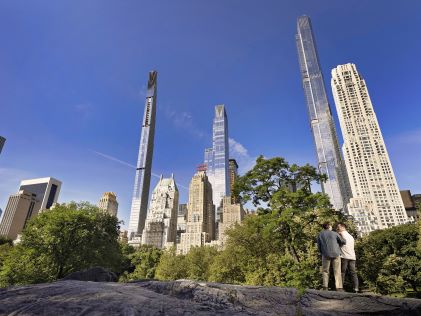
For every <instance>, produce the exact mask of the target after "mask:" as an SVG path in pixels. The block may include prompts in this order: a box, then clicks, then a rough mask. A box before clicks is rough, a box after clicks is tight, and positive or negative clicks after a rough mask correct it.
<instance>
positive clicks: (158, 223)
mask: <svg viewBox="0 0 421 316" xmlns="http://www.w3.org/2000/svg"><path fill="white" fill-rule="evenodd" d="M177 212H178V189H177V185H176V184H175V180H174V176H171V178H165V179H163V178H162V176H161V179H159V182H158V184H157V185H156V187H155V189H154V190H153V192H152V197H151V202H150V205H149V211H148V215H147V217H146V222H145V228H144V229H143V233H142V244H144V245H152V246H155V247H157V248H160V249H163V248H170V247H172V246H174V244H175V241H176V235H177V215H178V214H177Z"/></svg>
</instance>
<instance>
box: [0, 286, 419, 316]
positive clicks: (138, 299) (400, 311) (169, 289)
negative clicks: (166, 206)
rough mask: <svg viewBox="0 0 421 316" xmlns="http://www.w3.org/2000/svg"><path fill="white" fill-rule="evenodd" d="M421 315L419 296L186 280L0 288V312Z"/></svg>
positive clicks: (30, 313) (55, 313)
mask: <svg viewBox="0 0 421 316" xmlns="http://www.w3.org/2000/svg"><path fill="white" fill-rule="evenodd" d="M370 314H371V315H421V300H416V299H394V298H388V297H384V296H374V295H365V294H351V293H338V292H326V291H316V290H308V291H306V292H305V293H304V294H302V295H300V294H299V293H298V292H297V290H296V289H293V288H278V287H257V286H237V285H226V284H218V283H201V282H194V281H188V280H179V281H172V282H160V281H139V282H133V283H112V282H108V283H103V282H86V281H75V280H61V281H57V282H54V283H46V284H37V285H30V286H17V287H9V288H6V289H0V315H14V316H17V315H130V316H131V315H370Z"/></svg>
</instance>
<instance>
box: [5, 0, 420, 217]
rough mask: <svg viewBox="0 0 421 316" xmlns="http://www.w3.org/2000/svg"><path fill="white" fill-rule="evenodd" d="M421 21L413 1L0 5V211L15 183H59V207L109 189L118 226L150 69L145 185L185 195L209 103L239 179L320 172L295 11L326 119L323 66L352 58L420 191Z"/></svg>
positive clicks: (206, 128)
mask: <svg viewBox="0 0 421 316" xmlns="http://www.w3.org/2000/svg"><path fill="white" fill-rule="evenodd" d="M420 10H421V2H419V1H416V0H413V1H410V0H408V1H399V2H397V1H384V0H379V1H374V0H372V1H336V0H332V1H314V0H310V1H280V0H273V1H270V0H265V1H257V0H255V1H246V0H241V1H240V0H237V1H234V0H224V1H222V0H219V1H197V0H191V1H182V0H178V1H159V0H158V1H75V0H73V1H36V2H35V1H12V0H10V1H6V0H2V1H0V43H1V48H0V135H3V136H5V137H6V138H7V142H6V145H5V148H4V149H3V152H2V153H1V154H0V208H2V209H4V208H5V207H6V203H7V199H8V196H9V195H10V194H12V193H15V192H16V191H17V189H18V185H19V182H20V181H21V180H22V179H27V178H32V177H46V176H52V177H55V178H57V179H59V180H61V181H63V186H62V192H61V196H60V199H59V200H60V202H66V201H69V200H88V201H91V202H93V203H97V201H98V200H99V198H100V196H101V195H102V193H103V192H104V191H114V192H116V194H117V197H118V201H119V203H120V207H119V217H120V218H121V219H123V220H124V221H125V222H126V223H127V222H128V217H129V210H130V200H131V194H132V187H133V182H134V169H133V167H131V165H134V164H135V163H136V158H137V151H138V143H139V137H140V121H141V119H142V115H143V106H144V92H145V85H146V81H147V73H148V71H149V70H152V69H156V70H158V72H159V74H158V99H157V101H158V105H157V107H158V110H157V127H156V128H157V129H156V136H155V152H154V162H153V172H154V173H155V174H161V173H162V174H164V176H169V175H170V174H171V173H172V172H174V174H175V177H176V180H177V182H178V183H179V184H180V185H184V186H188V183H189V181H190V178H191V177H192V175H193V173H194V171H195V167H196V166H197V165H198V164H199V163H201V162H202V160H203V150H204V148H205V147H208V146H210V145H211V125H212V117H213V107H214V105H215V104H219V103H223V104H225V105H226V108H227V112H228V119H229V132H230V138H232V141H231V145H232V146H231V147H232V148H231V152H232V156H233V157H235V158H237V159H238V161H239V164H240V170H242V171H244V170H245V169H247V167H249V166H251V165H252V161H253V159H254V158H255V157H256V156H258V155H259V154H263V155H265V156H267V157H271V156H283V157H286V158H287V159H288V160H289V161H291V162H297V163H306V162H309V163H312V164H315V152H314V145H313V141H312V136H311V133H310V128H309V123H308V119H307V111H306V105H305V101H304V94H303V91H302V87H301V79H300V73H299V68H298V59H297V52H296V48H295V39H294V36H295V32H296V18H297V17H298V16H299V15H302V14H306V15H309V16H310V17H311V18H312V22H313V26H314V29H315V34H316V40H317V45H318V50H319V55H320V59H321V64H322V68H323V72H324V75H325V81H326V83H327V92H328V94H329V98H330V100H331V104H332V108H334V104H333V99H332V96H331V89H330V70H331V69H332V68H333V67H335V66H336V65H338V64H343V63H348V62H353V63H355V64H356V65H357V67H358V70H359V71H360V72H361V73H362V74H363V76H364V77H365V79H366V82H367V85H368V89H369V92H370V96H371V98H372V101H373V104H374V108H375V111H376V113H377V116H378V119H379V122H380V127H381V129H382V132H383V135H384V138H385V141H386V145H387V148H388V150H389V154H390V158H391V160H392V164H393V167H394V170H395V173H396V176H397V179H398V184H399V186H400V188H401V189H411V191H412V192H413V193H421V180H420V179H421V168H420V164H419V161H418V160H419V157H421V119H420V117H421V106H420V105H421V104H420V103H421V102H420V100H421V89H420V87H421V79H420V78H421V77H420V75H419V73H421V61H420V58H419V56H421V37H420V36H419V31H420V30H421V19H420V18H419V12H420ZM335 115H336V114H335ZM155 183H156V178H154V179H153V181H152V186H154V184H155ZM179 189H180V193H181V202H185V201H186V200H187V190H186V189H185V188H183V187H181V186H180V187H179Z"/></svg>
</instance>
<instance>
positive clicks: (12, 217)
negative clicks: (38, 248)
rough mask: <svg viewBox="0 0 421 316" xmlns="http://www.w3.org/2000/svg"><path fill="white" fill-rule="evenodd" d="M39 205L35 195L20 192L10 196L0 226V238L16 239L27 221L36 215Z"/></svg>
mask: <svg viewBox="0 0 421 316" xmlns="http://www.w3.org/2000/svg"><path fill="white" fill-rule="evenodd" d="M40 205H41V202H40V200H38V199H37V198H36V194H35V193H31V192H28V191H24V190H20V191H19V192H18V193H16V194H13V195H11V196H10V197H9V201H8V202H7V206H6V210H5V211H4V216H3V219H2V221H1V224H0V236H6V237H8V238H10V239H16V237H17V236H18V234H20V233H21V232H22V230H23V228H24V227H25V225H26V223H27V222H28V220H29V219H31V218H33V217H34V216H36V215H37V214H38V211H39V209H40Z"/></svg>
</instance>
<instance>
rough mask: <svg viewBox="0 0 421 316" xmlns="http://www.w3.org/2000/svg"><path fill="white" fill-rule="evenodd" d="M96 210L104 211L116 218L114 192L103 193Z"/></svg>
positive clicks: (116, 206)
mask: <svg viewBox="0 0 421 316" xmlns="http://www.w3.org/2000/svg"><path fill="white" fill-rule="evenodd" d="M98 208H99V209H100V210H103V211H106V212H107V213H108V214H110V215H112V216H117V211H118V202H117V196H116V195H115V193H114V192H105V193H104V195H103V196H102V198H101V199H100V200H99V203H98Z"/></svg>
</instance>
